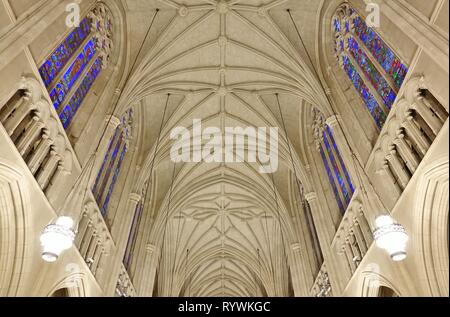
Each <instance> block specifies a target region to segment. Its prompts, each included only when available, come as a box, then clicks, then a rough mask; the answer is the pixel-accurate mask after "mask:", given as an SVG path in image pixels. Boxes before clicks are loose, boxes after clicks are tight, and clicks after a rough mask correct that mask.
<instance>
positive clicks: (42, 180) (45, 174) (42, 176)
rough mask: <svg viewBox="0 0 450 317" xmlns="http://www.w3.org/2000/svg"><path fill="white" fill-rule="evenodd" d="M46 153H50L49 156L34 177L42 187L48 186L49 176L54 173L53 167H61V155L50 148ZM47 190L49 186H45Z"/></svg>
mask: <svg viewBox="0 0 450 317" xmlns="http://www.w3.org/2000/svg"><path fill="white" fill-rule="evenodd" d="M48 155H50V157H49V158H48V160H47V162H46V163H45V165H44V166H43V167H42V169H41V172H40V173H39V175H37V177H36V179H37V182H38V183H39V185H40V186H41V188H43V189H45V188H46V187H47V186H49V182H50V181H51V177H52V176H53V175H54V173H55V169H61V170H62V169H63V167H62V166H60V164H59V163H60V162H61V157H60V156H59V155H58V154H57V153H56V152H55V151H54V150H50V153H49V154H48ZM50 186H51V185H50ZM50 186H49V187H50ZM47 190H49V188H47Z"/></svg>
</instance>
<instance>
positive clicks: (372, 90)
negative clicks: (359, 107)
mask: <svg viewBox="0 0 450 317" xmlns="http://www.w3.org/2000/svg"><path fill="white" fill-rule="evenodd" d="M345 56H346V57H348V58H349V59H350V61H351V62H352V64H353V67H355V68H356V71H357V72H358V73H359V76H360V77H361V79H362V80H363V81H364V84H365V85H366V87H367V88H368V89H369V91H370V93H371V94H372V95H373V96H374V97H375V100H376V101H377V103H378V105H379V106H380V107H381V109H382V110H383V111H384V113H385V114H386V116H387V115H388V114H389V109H388V108H386V104H385V103H384V101H383V99H382V98H381V96H380V94H379V93H378V91H377V90H376V89H375V87H373V85H372V83H371V82H370V81H369V80H368V79H367V76H366V74H365V73H364V71H363V70H362V69H361V67H360V66H359V64H358V62H357V61H356V60H355V59H354V58H353V56H352V54H349V53H348V51H346V52H345Z"/></svg>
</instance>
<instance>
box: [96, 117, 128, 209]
mask: <svg viewBox="0 0 450 317" xmlns="http://www.w3.org/2000/svg"><path fill="white" fill-rule="evenodd" d="M132 122H133V111H132V110H131V109H130V110H129V111H128V112H127V113H126V115H125V116H124V117H123V118H122V121H121V124H120V125H119V126H118V127H117V128H116V130H115V132H114V134H113V136H112V138H111V140H110V141H109V144H108V148H107V151H106V154H105V157H104V159H103V161H102V164H101V166H100V169H99V171H98V174H97V177H96V179H95V183H94V185H93V187H92V193H93V195H94V197H95V200H96V201H97V204H98V206H99V208H100V211H101V213H102V215H103V217H105V218H106V217H107V214H108V209H109V205H110V201H111V198H112V196H113V194H114V189H115V188H116V185H117V181H118V179H119V175H120V172H121V170H122V167H123V162H124V160H125V157H126V155H127V152H128V146H129V145H128V142H129V141H128V140H129V139H130V133H131V132H130V130H131V124H132Z"/></svg>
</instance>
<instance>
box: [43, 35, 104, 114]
mask: <svg viewBox="0 0 450 317" xmlns="http://www.w3.org/2000/svg"><path fill="white" fill-rule="evenodd" d="M95 45H96V43H95V40H94V39H91V40H89V41H88V42H87V43H86V45H85V47H84V49H83V51H82V52H81V53H80V54H79V55H78V57H77V58H76V59H75V60H74V61H73V63H72V65H71V66H70V67H69V68H68V69H67V71H66V73H65V74H64V76H62V78H61V79H60V80H59V82H58V83H56V85H55V87H54V88H53V89H52V90H51V91H50V98H51V99H52V101H53V105H54V107H55V109H57V110H58V108H59V106H60V105H61V103H62V102H63V101H64V99H65V98H66V95H67V93H68V92H69V91H70V89H71V88H72V86H73V84H74V83H75V82H76V81H77V79H78V78H79V77H80V75H81V73H82V72H83V71H84V69H85V68H86V66H87V65H88V64H89V62H90V61H91V60H92V58H93V57H94V55H95V51H96V50H95Z"/></svg>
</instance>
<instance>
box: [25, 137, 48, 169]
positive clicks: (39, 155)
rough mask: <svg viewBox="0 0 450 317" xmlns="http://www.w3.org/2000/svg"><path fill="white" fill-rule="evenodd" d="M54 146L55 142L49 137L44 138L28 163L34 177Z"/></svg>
mask: <svg viewBox="0 0 450 317" xmlns="http://www.w3.org/2000/svg"><path fill="white" fill-rule="evenodd" d="M52 144H53V141H52V140H50V139H49V138H48V136H47V135H44V136H42V140H41V142H40V143H39V145H38V147H37V148H36V150H35V151H34V153H33V155H32V156H31V158H30V159H29V161H28V167H29V168H30V171H31V173H32V174H33V175H34V174H35V173H36V171H37V170H38V169H39V167H40V166H41V164H42V162H43V161H44V159H45V157H46V156H47V154H48V153H49V150H50V147H51V146H52Z"/></svg>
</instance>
